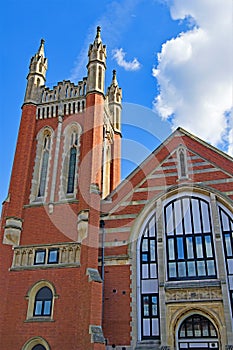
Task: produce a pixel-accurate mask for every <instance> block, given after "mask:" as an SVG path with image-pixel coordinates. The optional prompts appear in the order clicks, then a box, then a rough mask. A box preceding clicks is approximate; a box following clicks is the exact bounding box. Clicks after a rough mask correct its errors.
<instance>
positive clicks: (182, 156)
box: [177, 147, 188, 179]
mask: <svg viewBox="0 0 233 350" xmlns="http://www.w3.org/2000/svg"><path fill="white" fill-rule="evenodd" d="M177 160H178V175H179V178H180V179H185V178H187V177H188V169H187V157H186V149H185V148H184V147H180V148H179V149H178V150H177Z"/></svg>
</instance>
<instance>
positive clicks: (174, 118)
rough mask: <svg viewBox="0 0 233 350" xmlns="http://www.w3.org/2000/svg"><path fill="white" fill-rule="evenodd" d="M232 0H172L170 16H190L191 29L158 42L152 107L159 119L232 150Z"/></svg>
mask: <svg viewBox="0 0 233 350" xmlns="http://www.w3.org/2000/svg"><path fill="white" fill-rule="evenodd" d="M232 4H233V3H232V0H189V1H187V0H174V1H173V5H172V6H171V7H170V12H171V16H172V18H173V19H174V20H183V19H189V20H190V23H191V24H192V28H191V29H189V30H188V31H186V32H182V33H180V35H179V36H178V37H176V38H173V39H171V40H168V41H167V42H166V43H164V44H163V45H162V50H161V52H160V53H159V54H158V65H157V67H155V68H154V69H153V75H154V76H155V77H156V79H157V81H158V84H159V94H158V96H157V97H156V98H155V101H154V103H155V108H156V109H157V110H158V111H159V113H160V115H161V116H162V118H163V119H169V120H171V122H172V124H173V127H174V128H176V127H177V126H182V127H184V128H186V129H187V130H189V131H191V132H193V133H194V134H196V135H198V136H200V137H201V138H203V139H204V140H206V141H208V142H210V143H212V144H214V145H218V146H221V145H224V144H225V143H226V142H227V144H228V152H229V153H232V154H233V123H232V118H233V114H232V113H231V114H230V113H229V111H230V110H231V108H232V103H233V98H232V88H233V80H232V79H233V78H232V77H233V72H232V69H233V66H232V59H233V48H232V45H233V37H232V36H233V25H232ZM227 112H228V113H227ZM225 148H226V147H225Z"/></svg>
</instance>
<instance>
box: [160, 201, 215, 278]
mask: <svg viewBox="0 0 233 350" xmlns="http://www.w3.org/2000/svg"><path fill="white" fill-rule="evenodd" d="M164 216H165V233H166V243H167V271H168V279H169V280H181V279H196V278H198V279H203V278H216V264H215V257H214V244H213V236H212V225H211V217H210V208H209V203H208V202H207V201H206V200H204V199H201V198H198V197H191V196H183V197H180V198H176V199H174V200H173V201H171V202H169V203H168V204H167V205H166V206H165V208H164Z"/></svg>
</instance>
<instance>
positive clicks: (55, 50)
mask: <svg viewBox="0 0 233 350" xmlns="http://www.w3.org/2000/svg"><path fill="white" fill-rule="evenodd" d="M231 11H232V1H231V0H171V1H170V0H118V1H112V0H101V1H97V0H88V1H86V0H41V1H39V2H38V1H29V0H21V1H18V0H8V1H4V2H3V3H2V6H1V21H0V23H1V45H2V50H1V66H0V72H1V82H2V84H1V87H0V89H1V91H0V96H1V98H0V104H1V105H0V108H1V109H0V110H1V129H0V132H1V137H0V139H1V143H0V169H1V173H0V174H1V175H0V201H1V202H2V201H3V200H4V199H5V197H6V195H7V191H8V185H9V179H10V173H11V167H12V162H13V156H14V151H15V145H16V137H17V132H18V127H19V121H20V116H21V106H22V103H23V99H24V93H25V87H26V76H27V74H28V67H29V62H30V58H31V56H33V55H34V54H35V52H36V51H37V49H38V47H39V44H40V39H41V38H44V39H45V54H46V57H47V58H48V71H47V82H46V85H47V86H49V87H52V86H53V85H56V83H57V82H58V81H62V80H64V79H70V80H71V81H74V82H77V81H78V80H81V79H82V78H83V76H86V64H87V50H88V46H89V43H91V42H92V41H93V39H94V37H95V33H96V27H97V25H100V26H101V29H102V31H101V36H102V40H103V42H104V43H105V44H106V45H107V56H108V57H107V72H106V86H108V85H109V83H110V81H111V77H112V70H113V69H116V70H117V79H118V82H119V85H120V86H121V87H122V90H123V102H124V104H123V107H124V112H123V137H124V141H123V153H122V156H123V158H124V168H123V176H125V175H126V174H127V173H128V172H129V171H130V170H132V168H134V167H135V166H136V165H137V164H139V162H141V161H142V160H143V159H144V158H145V157H146V156H147V155H148V154H149V152H150V151H152V150H153V149H154V148H156V147H157V145H158V144H159V143H160V142H161V141H163V140H164V139H165V138H166V137H167V136H168V135H169V134H170V133H171V131H172V129H174V128H176V127H177V126H182V127H184V128H186V129H187V130H189V131H191V132H193V133H194V134H196V135H197V136H199V137H201V138H203V139H204V140H206V141H208V142H210V143H212V144H213V145H215V146H218V147H219V148H220V149H222V150H224V151H226V152H228V153H229V154H232V153H233V151H232V139H233V131H232V130H233V128H232V124H233V123H232V113H231V111H232V63H231V62H232V41H233V40H232V29H233V28H232V21H231Z"/></svg>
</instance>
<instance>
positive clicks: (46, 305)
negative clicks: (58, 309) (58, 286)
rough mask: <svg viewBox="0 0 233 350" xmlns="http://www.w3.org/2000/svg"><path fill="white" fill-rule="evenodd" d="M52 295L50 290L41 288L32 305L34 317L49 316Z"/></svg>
mask: <svg viewBox="0 0 233 350" xmlns="http://www.w3.org/2000/svg"><path fill="white" fill-rule="evenodd" d="M52 300H53V293H52V292H51V290H50V288H48V287H43V288H41V289H40V290H39V291H38V292H37V293H36V297H35V304H34V312H33V315H34V316H51V308H52Z"/></svg>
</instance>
